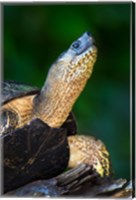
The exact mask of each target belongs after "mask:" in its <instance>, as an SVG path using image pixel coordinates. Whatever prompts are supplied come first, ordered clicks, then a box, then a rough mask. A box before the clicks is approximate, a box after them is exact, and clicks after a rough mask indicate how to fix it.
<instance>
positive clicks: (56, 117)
mask: <svg viewBox="0 0 136 200" xmlns="http://www.w3.org/2000/svg"><path fill="white" fill-rule="evenodd" d="M96 59H97V47H96V45H95V42H94V39H93V37H92V34H91V33H90V32H85V33H84V34H83V35H81V36H80V37H79V38H78V39H76V40H75V41H74V42H72V44H71V45H70V47H69V48H68V50H67V51H65V52H63V53H62V54H61V55H60V56H59V57H58V58H57V60H56V61H55V62H54V63H53V64H52V65H51V67H50V69H49V72H48V74H47V78H46V81H45V83H44V85H43V86H42V88H41V89H39V88H37V87H34V86H30V85H27V84H24V83H18V82H16V81H4V82H3V83H2V100H1V104H2V107H1V110H0V114H1V126H0V137H1V141H2V144H3V146H2V147H3V165H2V166H3V169H4V188H3V190H4V191H3V193H7V192H10V191H12V190H15V189H16V188H19V187H22V186H24V185H26V184H28V183H31V182H33V181H36V180H46V179H50V178H52V177H55V176H57V175H59V174H61V173H62V172H64V170H65V169H66V168H75V167H77V166H78V165H80V164H82V163H85V164H88V165H90V166H92V168H93V169H94V170H95V171H96V172H97V174H98V175H99V176H101V177H104V176H110V168H111V167H110V159H109V152H108V150H107V148H106V146H105V145H104V143H103V142H102V141H101V140H97V139H95V138H94V137H92V136H84V135H76V133H77V124H76V119H75V116H74V114H73V112H72V108H73V105H74V103H75V102H76V100H77V98H78V97H79V95H80V94H81V92H82V91H83V89H84V87H85V85H86V83H87V80H88V79H89V78H90V76H91V74H92V71H93V66H94V64H95V62H96Z"/></svg>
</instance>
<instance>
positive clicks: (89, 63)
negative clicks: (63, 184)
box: [35, 32, 97, 127]
mask: <svg viewBox="0 0 136 200" xmlns="http://www.w3.org/2000/svg"><path fill="white" fill-rule="evenodd" d="M96 57H97V48H96V47H95V45H94V40H93V37H92V36H91V34H90V33H88V32H86V33H84V34H83V35H82V36H81V37H80V38H78V39H77V40H76V41H74V42H73V43H72V44H71V45H70V47H69V49H68V50H67V51H66V52H64V53H62V54H61V55H60V56H59V57H58V59H57V60H56V62H55V63H54V64H53V65H52V66H51V68H50V70H49V73H48V76H47V79H46V82H45V84H44V86H43V88H42V90H41V93H40V94H39V95H38V96H37V97H36V99H37V100H36V103H37V105H36V106H35V108H36V110H37V111H36V113H38V115H40V116H39V117H40V118H42V120H43V121H45V122H46V123H47V124H49V125H50V126H52V127H60V126H61V125H62V124H63V122H65V120H66V118H67V117H68V115H69V112H70V111H71V110H72V107H73V105H74V103H75V101H76V99H77V98H78V96H79V95H80V93H81V91H82V90H83V88H84V86H85V84H86V82H87V80H88V78H89V77H90V76H91V73H92V70H93V65H94V63H95V61H96Z"/></svg>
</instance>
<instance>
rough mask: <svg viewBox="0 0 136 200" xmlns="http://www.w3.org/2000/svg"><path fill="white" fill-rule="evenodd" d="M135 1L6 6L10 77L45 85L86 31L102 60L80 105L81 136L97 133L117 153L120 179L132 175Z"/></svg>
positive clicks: (115, 159) (77, 106)
mask: <svg viewBox="0 0 136 200" xmlns="http://www.w3.org/2000/svg"><path fill="white" fill-rule="evenodd" d="M130 6H131V4H130V3H126V4H121V3H120V4H119V3H116V4H115V3H114V4H111V3H110V4H108V3H103V4H102V3H101V4H100V3H92V4H91V3H90V4H70V3H69V4H66V3H64V4H56V5H55V4H43V5H32V4H30V5H25V4H22V5H8V4H7V5H5V6H4V10H3V11H4V12H3V14H4V70H3V71H4V72H3V73H4V74H3V77H4V79H6V80H16V81H21V82H25V83H29V84H31V85H36V86H39V87H41V86H42V85H43V82H44V80H45V77H46V75H47V71H48V69H49V67H50V65H51V64H52V63H53V62H54V61H55V59H56V58H57V56H58V55H59V54H60V53H61V52H63V51H64V50H66V49H67V48H68V47H69V45H70V44H71V43H72V42H73V41H74V40H75V39H77V38H78V37H79V36H80V35H81V34H83V33H84V32H85V31H90V32H92V34H93V36H94V38H95V40H96V44H97V47H98V51H99V52H98V60H97V62H96V64H95V67H94V72H93V75H92V77H91V79H90V80H89V81H88V83H87V85H86V88H85V89H84V91H83V93H82V94H81V96H80V98H79V99H78V101H77V102H76V104H75V105H74V109H73V110H74V113H75V116H76V118H77V122H78V132H79V133H82V134H90V135H94V136H95V137H97V138H100V139H102V140H103V141H104V143H105V144H106V146H107V148H108V150H109V151H110V154H111V160H112V166H113V170H114V173H115V177H116V178H119V177H123V178H129V177H130V128H129V126H130V121H129V119H130V116H129V77H130V75H129V74H130V73H129V72H130Z"/></svg>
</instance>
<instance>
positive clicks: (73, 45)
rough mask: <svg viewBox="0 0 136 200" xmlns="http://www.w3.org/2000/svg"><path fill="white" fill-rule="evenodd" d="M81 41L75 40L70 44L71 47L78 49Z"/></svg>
mask: <svg viewBox="0 0 136 200" xmlns="http://www.w3.org/2000/svg"><path fill="white" fill-rule="evenodd" d="M80 44H81V41H79V40H77V41H75V42H74V43H73V44H72V47H73V48H74V49H78V48H79V47H80Z"/></svg>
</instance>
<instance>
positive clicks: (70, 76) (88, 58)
mask: <svg viewBox="0 0 136 200" xmlns="http://www.w3.org/2000/svg"><path fill="white" fill-rule="evenodd" d="M96 56H97V49H96V47H95V45H94V39H93V37H92V36H91V34H90V33H89V32H86V33H84V34H83V35H82V36H81V37H80V38H78V39H77V40H76V41H74V42H73V43H72V44H71V46H70V47H69V49H68V50H67V51H66V52H64V53H62V54H61V55H60V56H59V58H58V59H57V61H56V63H55V64H54V65H53V66H52V69H51V71H54V70H55V71H56V69H55V68H56V67H54V66H57V68H58V74H60V76H59V77H60V79H63V81H64V82H68V83H69V82H71V81H75V80H77V81H78V80H79V81H80V79H82V78H83V79H84V80H85V79H87V78H89V77H90V75H91V72H92V69H93V64H94V62H95V61H96ZM58 74H56V76H57V78H59V77H58Z"/></svg>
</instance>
